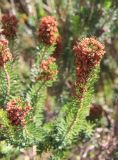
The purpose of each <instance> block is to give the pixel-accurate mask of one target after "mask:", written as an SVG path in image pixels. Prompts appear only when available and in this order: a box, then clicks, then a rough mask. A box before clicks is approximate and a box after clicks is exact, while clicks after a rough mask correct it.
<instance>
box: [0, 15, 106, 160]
mask: <svg viewBox="0 0 118 160" xmlns="http://www.w3.org/2000/svg"><path fill="white" fill-rule="evenodd" d="M5 21H7V23H8V25H7V27H6V25H5V24H6V23H4V22H5ZM11 22H13V23H11ZM17 23H18V20H16V18H15V17H14V16H8V17H7V18H5V17H3V20H2V25H3V27H2V28H3V32H2V35H1V37H0V106H1V108H0V139H2V138H4V139H5V140H6V141H7V143H8V144H11V145H12V146H13V147H17V148H19V149H20V148H28V147H32V146H34V145H35V146H36V147H37V152H38V153H40V154H42V153H44V152H47V151H48V152H49V153H50V154H49V155H50V156H49V159H52V160H62V159H64V158H66V157H67V153H68V151H69V150H70V149H71V147H72V145H74V144H76V143H77V141H78V138H79V136H80V135H81V134H82V133H83V134H85V135H86V136H91V134H92V130H93V124H91V123H90V122H89V121H87V118H86V117H87V116H88V115H89V109H90V104H91V101H92V96H93V91H94V89H93V86H94V84H95V82H96V80H97V77H98V73H99V66H100V62H101V59H102V57H103V56H104V53H105V51H104V45H103V44H101V43H100V42H99V41H98V40H97V39H96V38H95V37H87V38H83V39H81V40H80V41H79V42H76V43H74V46H73V49H72V50H73V54H74V56H75V57H74V62H75V73H74V78H73V82H72V83H73V84H72V92H73V93H72V95H73V96H72V97H71V98H70V99H69V100H68V101H67V102H66V103H65V104H64V105H63V106H62V107H61V109H60V111H59V113H58V114H57V116H56V117H55V118H54V119H53V120H50V121H46V120H45V99H46V94H47V88H48V87H51V86H52V85H53V83H54V82H55V81H56V80H57V77H58V75H59V74H60V72H59V71H58V66H57V57H58V56H59V50H61V48H62V46H63V42H62V38H61V35H59V31H58V23H57V21H56V19H55V18H54V17H52V16H46V17H43V18H42V19H41V20H40V23H39V28H38V32H37V37H36V38H37V46H36V48H35V49H34V51H35V57H34V63H33V65H32V66H31V68H30V71H29V77H28V80H27V83H26V84H25V85H24V84H23V82H22V80H21V75H20V72H19V70H18V67H19V60H18V57H15V56H13V55H12V54H13V53H11V52H10V49H9V46H8V40H9V41H10V40H11V39H12V38H13V39H14V36H15V38H17V32H16V30H17V29H16V28H17ZM7 33H9V34H7ZM9 37H10V39H9ZM14 43H15V41H14Z"/></svg>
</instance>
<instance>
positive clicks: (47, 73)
mask: <svg viewBox="0 0 118 160" xmlns="http://www.w3.org/2000/svg"><path fill="white" fill-rule="evenodd" d="M55 61H56V59H55V58H54V57H49V58H48V59H47V60H42V62H41V64H40V66H39V67H40V69H41V74H40V76H39V78H38V80H45V81H48V80H55V78H56V75H57V73H58V71H57V68H56V64H55Z"/></svg>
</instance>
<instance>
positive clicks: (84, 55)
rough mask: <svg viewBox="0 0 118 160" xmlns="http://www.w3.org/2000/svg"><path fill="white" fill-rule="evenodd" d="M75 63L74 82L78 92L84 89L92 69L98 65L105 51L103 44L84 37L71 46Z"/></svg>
mask: <svg viewBox="0 0 118 160" xmlns="http://www.w3.org/2000/svg"><path fill="white" fill-rule="evenodd" d="M73 51H74V53H75V64H76V77H77V81H76V84H77V86H78V87H79V92H80V94H81V93H83V92H84V91H85V88H84V86H85V84H86V82H87V80H88V77H89V75H90V72H91V71H92V69H93V68H94V67H95V66H96V65H98V64H99V63H100V61H101V59H102V57H103V55H104V53H105V51H104V46H103V45H102V44H101V43H100V42H99V41H97V40H96V39H95V38H93V37H92V38H84V39H82V41H80V42H77V43H76V45H75V46H74V48H73Z"/></svg>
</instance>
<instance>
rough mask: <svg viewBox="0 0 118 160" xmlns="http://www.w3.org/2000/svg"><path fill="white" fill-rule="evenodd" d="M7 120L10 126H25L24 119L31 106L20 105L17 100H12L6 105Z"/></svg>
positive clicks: (19, 101) (20, 102)
mask: <svg viewBox="0 0 118 160" xmlns="http://www.w3.org/2000/svg"><path fill="white" fill-rule="evenodd" d="M6 110H7V114H8V119H9V120H10V122H11V124H12V125H15V126H23V125H25V118H26V116H27V115H28V114H29V111H31V110H32V108H31V106H30V105H29V104H28V103H27V104H25V105H23V104H22V101H21V100H20V99H19V98H16V99H13V100H11V101H9V102H8V103H7V109H6Z"/></svg>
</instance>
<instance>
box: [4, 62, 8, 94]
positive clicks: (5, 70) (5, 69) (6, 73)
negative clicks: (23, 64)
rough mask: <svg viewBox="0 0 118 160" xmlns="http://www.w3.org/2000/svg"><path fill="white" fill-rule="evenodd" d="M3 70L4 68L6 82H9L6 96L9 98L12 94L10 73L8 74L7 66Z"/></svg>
mask: <svg viewBox="0 0 118 160" xmlns="http://www.w3.org/2000/svg"><path fill="white" fill-rule="evenodd" d="M3 68H4V72H5V76H6V81H7V94H6V95H7V96H9V94H10V76H9V73H8V71H7V68H6V66H5V65H4V66H3Z"/></svg>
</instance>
